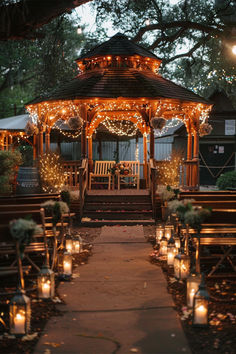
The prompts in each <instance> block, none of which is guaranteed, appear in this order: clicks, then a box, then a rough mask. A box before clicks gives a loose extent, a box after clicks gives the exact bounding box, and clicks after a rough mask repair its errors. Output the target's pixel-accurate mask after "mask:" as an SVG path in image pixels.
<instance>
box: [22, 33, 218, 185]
mask: <svg viewBox="0 0 236 354" xmlns="http://www.w3.org/2000/svg"><path fill="white" fill-rule="evenodd" d="M76 62H77V65H78V68H79V74H78V76H76V77H75V78H74V79H73V80H72V81H70V82H68V83H65V84H64V85H63V86H62V87H59V88H56V89H55V90H54V91H53V92H52V93H51V94H49V95H48V96H44V97H41V98H39V99H36V100H34V101H33V102H31V103H30V104H29V105H27V107H26V108H27V110H28V111H29V113H30V115H31V118H32V120H33V121H34V122H35V124H37V126H38V128H39V133H38V145H39V152H40V154H42V153H43V134H44V133H45V147H46V151H47V150H49V148H50V131H51V128H52V126H53V125H54V124H55V122H56V121H57V120H58V119H64V120H65V121H67V120H68V119H70V118H71V117H75V116H76V117H79V118H80V119H81V122H82V128H81V130H82V134H81V151H82V156H81V157H82V158H85V157H88V161H89V166H90V170H91V168H92V137H93V133H94V132H95V130H96V129H97V128H98V126H99V124H100V123H101V122H103V121H105V120H112V121H122V122H125V121H127V120H128V121H130V122H132V123H133V124H134V125H135V127H137V128H138V129H139V131H140V132H141V133H142V135H143V146H144V149H143V150H144V156H143V164H144V177H145V178H146V179H147V178H148V176H147V174H148V160H147V136H148V135H150V151H149V156H150V159H152V158H153V157H154V131H153V127H152V124H151V122H152V119H153V118H154V117H162V118H165V119H166V120H170V119H173V118H179V119H180V120H182V121H183V122H184V124H185V125H186V129H187V133H188V147H187V162H186V164H187V165H188V167H187V169H186V185H187V186H191V187H194V186H196V185H197V184H198V152H199V134H198V132H199V127H200V124H201V122H205V121H206V120H207V115H208V112H209V110H210V108H211V104H210V103H209V101H207V100H205V99H204V98H202V97H200V96H198V95H196V94H195V93H193V92H192V91H190V90H187V89H185V88H183V87H181V86H179V85H176V84H175V83H173V82H171V81H170V80H167V79H164V78H163V77H162V76H161V75H160V74H159V72H158V70H159V66H160V64H161V59H160V58H158V57H157V56H156V55H154V54H153V53H151V52H150V51H148V50H146V49H145V48H143V47H141V46H139V45H137V44H135V43H133V42H132V41H130V40H129V39H128V38H127V37H126V36H125V35H123V34H121V33H117V34H116V35H115V36H113V37H112V38H111V39H109V40H108V41H106V42H104V43H102V44H101V45H99V46H97V47H95V48H94V49H92V50H91V51H89V52H88V53H86V54H85V55H83V56H81V57H80V58H78V59H77V60H76Z"/></svg>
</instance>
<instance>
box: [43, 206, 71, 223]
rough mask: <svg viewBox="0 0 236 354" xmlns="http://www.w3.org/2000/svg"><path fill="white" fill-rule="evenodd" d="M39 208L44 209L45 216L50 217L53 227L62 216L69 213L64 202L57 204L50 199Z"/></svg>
mask: <svg viewBox="0 0 236 354" xmlns="http://www.w3.org/2000/svg"><path fill="white" fill-rule="evenodd" d="M41 207H42V208H44V210H45V212H46V213H47V214H49V215H51V216H52V222H53V225H54V226H56V224H57V223H58V222H59V221H60V219H61V216H62V214H66V213H68V212H69V207H68V205H67V204H66V203H65V202H61V201H60V202H58V201H55V200H52V199H50V200H47V201H46V202H44V203H42V204H41Z"/></svg>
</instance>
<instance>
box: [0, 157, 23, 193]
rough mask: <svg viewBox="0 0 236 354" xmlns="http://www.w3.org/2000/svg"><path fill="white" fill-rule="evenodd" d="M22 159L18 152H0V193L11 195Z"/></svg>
mask: <svg viewBox="0 0 236 354" xmlns="http://www.w3.org/2000/svg"><path fill="white" fill-rule="evenodd" d="M21 164H22V157H21V154H20V153H19V151H0V193H9V194H10V193H12V191H13V186H14V182H15V178H16V173H17V169H18V167H19V165H21Z"/></svg>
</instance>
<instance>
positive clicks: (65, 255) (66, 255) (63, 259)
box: [58, 249, 72, 279]
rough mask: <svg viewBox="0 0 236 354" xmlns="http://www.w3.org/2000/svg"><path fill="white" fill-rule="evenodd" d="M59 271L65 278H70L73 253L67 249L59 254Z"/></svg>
mask: <svg viewBox="0 0 236 354" xmlns="http://www.w3.org/2000/svg"><path fill="white" fill-rule="evenodd" d="M58 272H59V274H60V275H61V276H62V277H63V278H64V279H70V277H71V275H72V254H71V253H70V252H67V251H66V249H61V250H60V253H59V254H58Z"/></svg>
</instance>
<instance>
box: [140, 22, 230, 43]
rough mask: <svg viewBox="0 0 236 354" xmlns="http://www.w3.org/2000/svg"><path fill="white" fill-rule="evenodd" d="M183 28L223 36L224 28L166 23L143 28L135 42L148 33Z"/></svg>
mask: <svg viewBox="0 0 236 354" xmlns="http://www.w3.org/2000/svg"><path fill="white" fill-rule="evenodd" d="M179 27H180V28H182V29H185V30H187V29H193V30H198V31H201V32H204V33H211V34H216V35H218V36H221V35H222V34H223V29H224V28H222V27H220V26H218V28H214V27H211V26H207V25H205V24H202V23H197V22H191V21H173V22H166V23H155V24H151V25H148V26H144V27H141V28H140V30H139V31H138V33H137V34H136V36H135V37H134V38H133V40H134V41H135V42H138V41H140V40H141V39H142V37H143V35H144V34H145V33H146V32H148V31H155V30H162V31H163V30H165V29H170V28H179Z"/></svg>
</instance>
